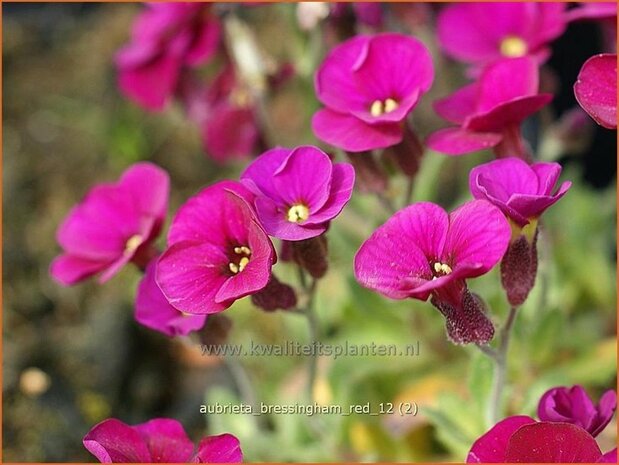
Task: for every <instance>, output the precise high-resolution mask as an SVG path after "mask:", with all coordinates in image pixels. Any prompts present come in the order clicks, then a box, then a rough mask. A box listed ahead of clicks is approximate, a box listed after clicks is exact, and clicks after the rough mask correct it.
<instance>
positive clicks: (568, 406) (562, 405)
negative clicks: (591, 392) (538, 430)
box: [537, 385, 617, 437]
mask: <svg viewBox="0 0 619 465" xmlns="http://www.w3.org/2000/svg"><path fill="white" fill-rule="evenodd" d="M616 409H617V394H616V393H615V391H612V390H608V391H606V392H605V393H604V395H603V396H602V398H601V399H600V402H599V404H598V405H595V404H594V403H593V401H592V400H591V399H590V398H589V396H588V395H587V392H586V391H585V390H584V389H583V388H582V386H578V385H576V386H572V387H571V388H566V387H556V388H553V389H550V390H549V391H546V393H544V395H543V396H542V398H541V399H540V401H539V405H538V407H537V415H538V416H539V418H540V420H542V421H552V422H564V423H571V424H572V425H577V426H580V427H581V428H583V429H585V430H586V431H588V432H589V434H591V436H593V437H595V436H597V435H598V434H600V433H601V432H602V430H603V429H604V428H606V425H608V423H610V420H611V419H612V418H613V414H614V413H615V410H616Z"/></svg>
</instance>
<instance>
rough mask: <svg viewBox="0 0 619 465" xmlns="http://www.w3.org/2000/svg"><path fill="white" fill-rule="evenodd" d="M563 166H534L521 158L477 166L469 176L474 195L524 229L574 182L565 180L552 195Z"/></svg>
mask: <svg viewBox="0 0 619 465" xmlns="http://www.w3.org/2000/svg"><path fill="white" fill-rule="evenodd" d="M560 174H561V165H559V164H558V163H533V164H532V165H528V164H527V163H526V162H524V161H523V160H521V159H519V158H514V157H510V158H505V159H501V160H494V161H491V162H489V163H485V164H483V165H479V166H476V167H475V168H473V169H472V170H471V173H470V175H469V186H470V188H471V194H473V197H475V198H476V199H485V200H488V201H489V202H491V203H493V204H494V205H496V206H497V207H499V208H500V209H501V210H502V211H503V213H505V215H506V216H507V217H509V219H510V220H512V221H513V222H514V223H516V224H517V225H518V226H519V227H524V226H525V225H527V224H529V223H530V222H531V221H537V218H539V216H540V215H541V214H542V213H543V212H544V211H545V210H546V209H547V208H549V207H551V206H552V205H554V204H555V203H556V202H557V201H559V199H560V198H561V197H563V196H564V195H565V193H566V192H567V191H568V189H569V188H570V186H571V185H572V183H571V182H569V181H565V182H564V183H563V184H561V186H560V187H559V189H558V190H557V191H556V192H555V193H554V194H553V190H554V189H555V185H556V183H557V180H558V179H559V175H560Z"/></svg>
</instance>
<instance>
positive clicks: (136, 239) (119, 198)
mask: <svg viewBox="0 0 619 465" xmlns="http://www.w3.org/2000/svg"><path fill="white" fill-rule="evenodd" d="M169 184H170V181H169V179H168V175H167V173H166V172H165V171H163V170H162V169H161V168H159V167H157V166H156V165H153V164H152V163H146V162H143V163H136V164H134V165H132V166H131V167H130V168H128V169H127V170H126V171H125V172H124V173H123V174H122V176H121V178H120V180H119V181H118V182H117V183H116V184H100V185H98V186H95V187H94V188H93V189H91V190H90V192H89V193H88V195H87V196H86V197H85V198H84V200H83V201H82V202H81V203H80V204H79V205H77V206H76V207H74V208H73V209H72V210H71V211H70V212H69V214H68V215H67V217H66V219H65V220H64V222H63V223H62V224H61V225H60V227H59V228H58V232H57V234H56V237H57V240H58V243H59V244H60V245H61V247H62V248H63V250H64V253H63V254H62V255H60V256H59V257H57V258H56V259H55V260H54V261H53V262H52V264H51V267H50V273H51V275H52V276H53V277H54V279H55V280H56V281H58V282H59V283H61V284H64V285H71V284H75V283H77V282H79V281H82V280H83V279H86V278H88V277H90V276H92V275H94V274H97V273H101V275H100V276H99V282H101V283H103V282H105V281H107V280H108V279H110V278H111V277H112V276H114V275H115V274H116V273H118V271H120V269H121V268H122V267H123V266H124V265H125V264H127V263H129V262H130V261H134V262H136V264H138V265H140V266H142V265H145V264H146V262H144V259H146V260H147V259H148V258H150V257H149V256H148V255H150V253H151V251H150V244H151V242H152V241H153V240H155V239H156V237H157V235H158V234H159V231H160V230H161V226H162V224H163V221H164V219H165V215H166V211H167V208H168V196H169ZM142 262H144V263H142Z"/></svg>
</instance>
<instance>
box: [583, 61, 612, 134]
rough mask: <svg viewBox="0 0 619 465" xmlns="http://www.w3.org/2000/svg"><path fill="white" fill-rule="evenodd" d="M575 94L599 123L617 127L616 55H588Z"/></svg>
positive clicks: (608, 126)
mask: <svg viewBox="0 0 619 465" xmlns="http://www.w3.org/2000/svg"><path fill="white" fill-rule="evenodd" d="M574 95H576V100H578V103H579V104H580V106H581V107H582V108H583V110H585V111H586V112H587V113H589V116H591V118H593V119H594V120H595V122H596V123H598V124H599V125H600V126H603V127H605V128H608V129H617V55H616V54H610V53H603V54H600V55H596V56H593V57H591V58H589V59H588V60H587V61H586V62H585V64H584V65H582V68H581V69H580V73H579V74H578V79H577V80H576V83H575V84H574Z"/></svg>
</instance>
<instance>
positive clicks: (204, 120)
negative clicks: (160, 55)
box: [180, 66, 260, 164]
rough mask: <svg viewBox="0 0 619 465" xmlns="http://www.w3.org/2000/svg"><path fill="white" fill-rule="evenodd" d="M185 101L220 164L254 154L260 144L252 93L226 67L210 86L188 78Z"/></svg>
mask: <svg viewBox="0 0 619 465" xmlns="http://www.w3.org/2000/svg"><path fill="white" fill-rule="evenodd" d="M180 94H181V99H182V100H183V103H184V105H185V108H186V111H187V114H188V115H189V118H190V119H191V120H192V121H194V122H195V123H196V124H197V126H198V128H199V130H200V135H201V137H202V144H203V145H204V150H205V152H206V153H207V154H208V155H209V156H210V157H212V158H213V159H214V160H215V161H217V162H218V163H222V164H223V163H225V162H227V161H230V160H236V159H243V158H247V157H249V156H250V155H252V154H253V153H254V152H255V150H256V147H257V145H258V142H259V141H260V131H259V128H258V123H257V120H256V115H255V108H254V107H255V106H254V103H253V96H252V94H251V92H250V91H249V90H248V89H246V88H244V87H243V86H242V85H241V84H240V83H239V82H238V81H237V79H236V76H235V74H234V70H233V68H232V66H228V67H226V68H225V69H224V70H223V71H222V72H221V73H219V74H218V75H217V77H216V78H215V79H214V80H213V82H212V83H211V84H210V85H209V86H205V85H203V84H202V83H200V82H197V81H196V80H191V79H189V78H187V79H185V80H184V82H183V84H182V86H181V93H180Z"/></svg>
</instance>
